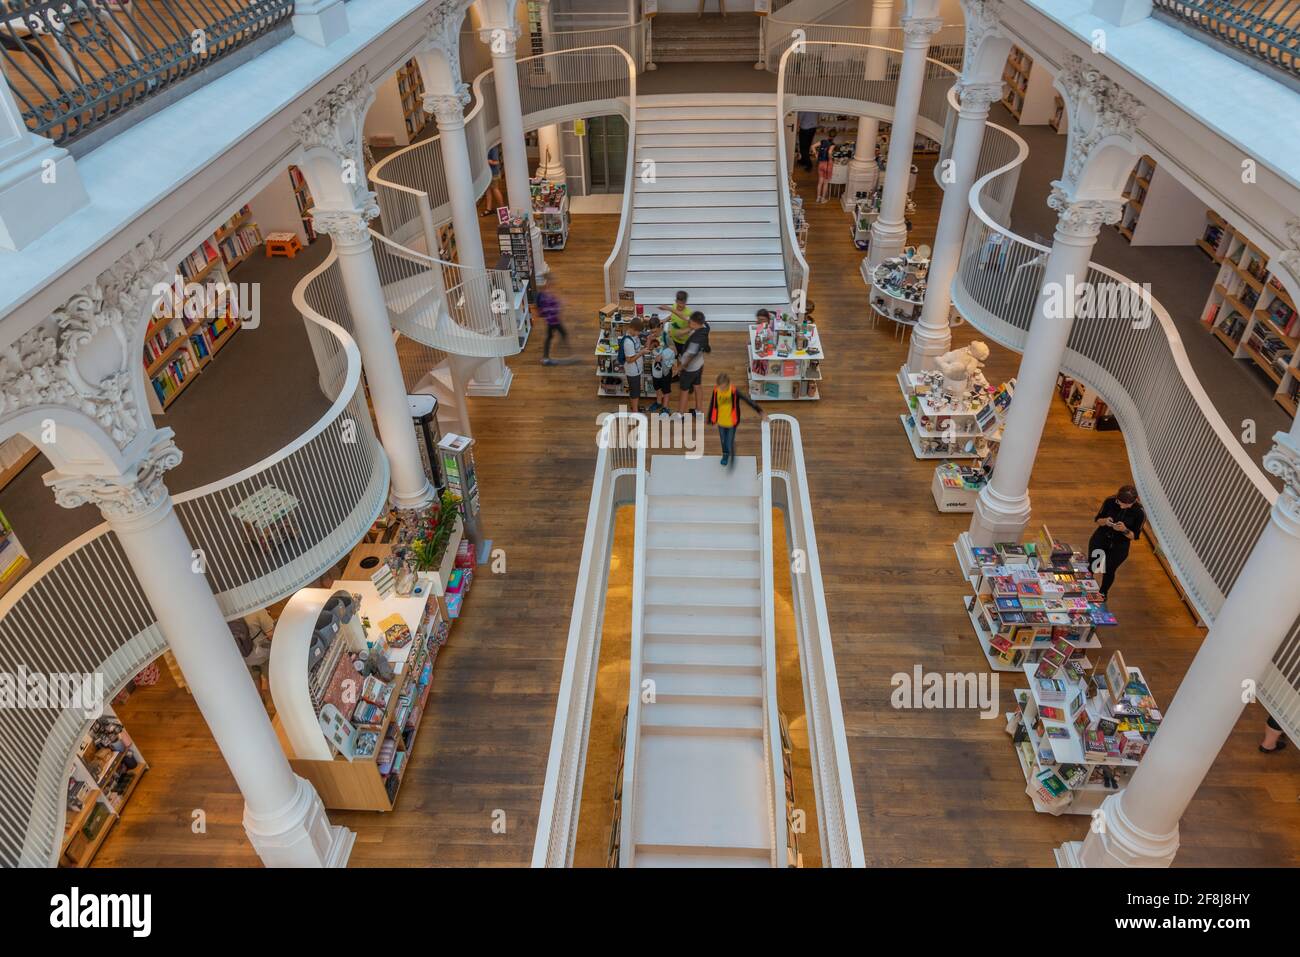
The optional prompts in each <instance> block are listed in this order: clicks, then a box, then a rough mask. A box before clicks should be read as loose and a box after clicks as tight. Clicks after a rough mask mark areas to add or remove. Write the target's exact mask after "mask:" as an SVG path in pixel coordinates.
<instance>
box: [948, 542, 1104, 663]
mask: <svg viewBox="0 0 1300 957" xmlns="http://www.w3.org/2000/svg"><path fill="white" fill-rule="evenodd" d="M955 549H956V552H957V557H958V562H959V565H960V567H961V571H962V575H963V576H964V577H965V578H966V580H967V581H968V582H970V584H971V589H972V594H970V595H968V596H967V597H966V598H965V599H964V604H965V608H966V614H967V616H968V617H969V618H970V621H971V627H972V628H973V629H974V631H975V637H976V638H977V639H978V641H979V645H980V649H981V650H982V651H983V652H984V657H985V659H986V660H987V661H988V663H989V667H990V668H991V669H992V670H994V671H1003V672H1015V671H1021V670H1023V668H1024V666H1025V665H1036V664H1038V663H1039V661H1040V660H1041V659H1043V658H1044V657H1045V656H1047V655H1048V653H1049V652H1050V651H1052V650H1053V649H1056V650H1057V651H1062V652H1064V653H1065V658H1066V659H1067V660H1072V661H1075V662H1076V663H1078V664H1079V665H1080V666H1081V667H1083V668H1085V669H1090V668H1092V666H1093V664H1094V662H1092V661H1091V660H1089V658H1088V654H1089V652H1090V651H1094V650H1096V649H1099V648H1100V647H1101V640H1100V638H1099V637H1098V635H1097V629H1098V628H1104V627H1113V626H1114V625H1115V624H1116V621H1115V616H1114V615H1112V614H1111V613H1110V611H1109V609H1107V607H1106V605H1105V603H1103V602H1101V601H1099V600H1098V598H1097V596H1098V594H1099V590H1098V585H1097V581H1096V579H1095V578H1094V577H1093V575H1092V572H1091V570H1090V567H1089V564H1088V561H1087V556H1085V555H1084V554H1083V553H1081V552H1078V551H1075V550H1074V549H1073V548H1072V547H1071V546H1069V545H1067V544H1065V543H1063V542H1057V541H1055V540H1053V539H1052V538H1051V533H1050V532H1048V531H1047V530H1046V529H1044V531H1043V533H1042V534H1041V535H1040V536H1039V538H1038V539H1037V540H1036V541H1031V542H1026V543H1024V544H1023V545H1021V544H1015V543H1006V542H1004V543H1000V544H998V545H996V546H993V547H973V546H972V545H971V544H970V539H969V538H968V537H967V536H966V535H965V534H964V533H963V535H962V536H961V537H960V538H959V539H958V540H957V544H956V546H955ZM1062 642H1064V644H1062ZM1066 646H1068V649H1067V647H1066Z"/></svg>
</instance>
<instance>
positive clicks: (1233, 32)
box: [1155, 0, 1300, 79]
mask: <svg viewBox="0 0 1300 957" xmlns="http://www.w3.org/2000/svg"><path fill="white" fill-rule="evenodd" d="M1155 6H1156V10H1157V11H1158V12H1159V13H1161V14H1163V15H1164V16H1167V17H1170V18H1172V19H1173V20H1176V21H1178V22H1179V23H1183V24H1187V25H1188V26H1191V27H1193V28H1195V30H1196V31H1197V32H1199V33H1204V34H1207V35H1209V36H1211V37H1214V39H1215V40H1217V41H1219V42H1220V43H1224V44H1226V45H1228V46H1231V47H1235V48H1236V49H1238V50H1241V51H1243V52H1244V53H1245V54H1247V56H1248V57H1249V58H1250V59H1255V60H1262V61H1263V62H1265V63H1267V64H1269V65H1270V66H1273V67H1276V68H1277V69H1279V70H1281V71H1283V72H1284V73H1287V74H1289V75H1290V76H1291V77H1294V78H1297V79H1300V0H1155Z"/></svg>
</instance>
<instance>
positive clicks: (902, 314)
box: [859, 258, 930, 336]
mask: <svg viewBox="0 0 1300 957" xmlns="http://www.w3.org/2000/svg"><path fill="white" fill-rule="evenodd" d="M869 261H870V260H869V259H864V260H862V265H861V266H860V267H859V271H860V272H861V273H862V278H863V279H864V280H865V281H866V283H867V285H869V286H870V287H871V314H872V325H874V324H875V322H876V320H877V319H888V320H889V321H890V322H892V323H894V325H895V330H896V332H897V333H898V335H899V336H903V335H906V334H907V332H909V331H910V330H911V329H912V328H913V327H914V326H915V325H916V323H917V321H918V320H919V319H920V318H921V307H922V306H923V305H924V304H925V275H926V273H928V272H929V268H930V260H929V259H920V258H916V259H909V260H908V261H907V264H906V267H905V271H906V273H907V275H908V276H911V277H916V278H917V280H918V282H919V289H920V295H919V296H918V297H917V298H915V299H911V298H908V296H907V295H906V294H905V291H904V289H903V287H901V286H899V285H897V284H895V283H894V282H892V281H890V278H889V277H890V276H891V275H893V274H895V273H896V272H897V266H898V260H897V259H886V260H885V261H884V262H882V263H880V264H879V265H877V266H876V267H875V268H874V269H872V268H871V267H870V266H869Z"/></svg>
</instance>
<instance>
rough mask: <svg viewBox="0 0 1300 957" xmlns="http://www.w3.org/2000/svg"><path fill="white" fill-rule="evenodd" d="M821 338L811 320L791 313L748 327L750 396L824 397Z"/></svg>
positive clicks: (790, 399) (772, 397) (771, 397)
mask: <svg viewBox="0 0 1300 957" xmlns="http://www.w3.org/2000/svg"><path fill="white" fill-rule="evenodd" d="M824 358H825V353H823V352H822V347H821V337H820V336H819V335H818V334H817V326H816V324H815V323H812V322H810V321H809V320H808V319H801V320H796V319H794V318H793V317H792V316H791V315H790V314H789V313H780V314H778V318H776V319H774V320H772V321H770V322H763V323H755V324H752V325H750V327H749V396H750V398H751V399H755V400H760V399H765V400H769V401H803V402H807V401H815V400H817V399H820V398H821V379H822V373H821V362H822V360H823V359H824Z"/></svg>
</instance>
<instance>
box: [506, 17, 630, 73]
mask: <svg viewBox="0 0 1300 957" xmlns="http://www.w3.org/2000/svg"><path fill="white" fill-rule="evenodd" d="M649 31H650V21H649V20H639V21H637V22H636V23H625V24H623V25H622V26H618V27H595V28H593V29H589V30H553V31H549V32H546V33H543V34H542V53H543V54H547V53H564V52H567V51H569V50H581V49H591V48H592V47H618V48H619V49H620V50H622V51H624V52H625V53H626V54H627V55H628V56H629V57H631V59H632V62H633V64H635V66H636V71H637V72H638V73H641V72H644V70H645V64H646V52H647V50H648V49H649V43H648V40H649ZM520 49H523V45H522V44H520ZM521 59H529V58H528V57H521Z"/></svg>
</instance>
